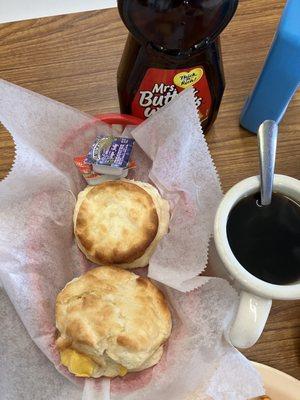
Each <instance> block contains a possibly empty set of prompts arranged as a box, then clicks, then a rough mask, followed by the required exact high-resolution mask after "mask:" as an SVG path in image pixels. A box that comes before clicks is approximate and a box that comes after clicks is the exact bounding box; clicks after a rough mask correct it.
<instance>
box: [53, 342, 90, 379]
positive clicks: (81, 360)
mask: <svg viewBox="0 0 300 400" xmlns="http://www.w3.org/2000/svg"><path fill="white" fill-rule="evenodd" d="M60 360H61V363H62V365H64V366H65V367H67V368H68V370H69V371H70V372H72V374H74V375H76V376H80V377H84V378H89V377H90V376H92V374H93V372H94V369H95V368H96V367H97V364H96V363H95V361H93V360H92V359H90V358H89V357H87V356H85V355H83V354H80V353H78V352H77V351H76V350H73V349H70V348H68V349H65V350H62V351H61V352H60Z"/></svg>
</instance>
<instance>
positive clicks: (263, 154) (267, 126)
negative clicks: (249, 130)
mask: <svg viewBox="0 0 300 400" xmlns="http://www.w3.org/2000/svg"><path fill="white" fill-rule="evenodd" d="M277 135H278V125H277V124H276V122H274V121H270V120H267V121H264V122H263V123H262V124H261V125H260V127H259V129H258V147H259V158H260V180H261V188H260V192H261V204H262V205H263V206H267V205H269V204H270V203H271V199H272V190H273V179H274V168H275V158H276V147H277Z"/></svg>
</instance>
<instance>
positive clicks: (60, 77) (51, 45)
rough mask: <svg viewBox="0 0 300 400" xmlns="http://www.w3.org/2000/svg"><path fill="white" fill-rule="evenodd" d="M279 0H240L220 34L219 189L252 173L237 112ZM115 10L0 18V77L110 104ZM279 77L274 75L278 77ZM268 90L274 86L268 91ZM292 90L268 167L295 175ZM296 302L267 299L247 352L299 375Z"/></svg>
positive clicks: (7, 154)
mask: <svg viewBox="0 0 300 400" xmlns="http://www.w3.org/2000/svg"><path fill="white" fill-rule="evenodd" d="M284 3H285V2H284V0H277V1H275V2H272V7H270V1H269V0H253V1H247V0H241V1H240V5H239V8H238V11H237V14H236V16H235V17H234V19H233V21H232V22H231V24H230V25H229V27H228V28H227V29H226V30H225V32H224V33H223V34H222V48H223V55H224V56H223V58H224V66H225V75H226V81H227V87H226V91H225V95H224V99H223V102H222V106H221V110H220V113H219V116H218V119H217V121H216V123H215V125H214V127H213V129H212V130H211V131H210V133H209V134H208V135H207V141H208V144H209V147H210V150H211V153H212V155H213V158H214V160H215V163H216V166H217V168H218V171H219V174H220V178H221V181H222V186H223V189H224V191H226V190H228V189H229V188H230V187H231V186H232V185H233V184H235V183H236V182H238V181H239V180H241V179H243V178H245V177H247V176H251V175H256V174H257V171H258V157H257V144H256V137H255V136H254V135H252V134H249V133H247V132H246V131H244V130H243V129H242V128H240V127H239V124H238V121H239V115H240V112H241V108H242V106H243V104H244V101H245V99H246V97H247V95H248V94H249V92H250V91H251V88H252V87H253V84H254V82H255V79H256V77H257V75H258V73H259V71H260V69H261V67H262V64H263V61H264V58H265V56H266V54H267V51H268V48H269V45H270V43H271V40H272V37H273V35H274V32H275V30H276V26H277V23H278V21H279V18H280V14H281V11H282V8H283V6H284ZM126 35H127V32H126V29H125V28H124V27H123V25H122V23H121V21H120V19H119V16H118V14H117V11H116V10H115V9H112V10H103V11H99V12H87V13H80V14H72V15H67V16H58V17H51V18H42V19H37V20H30V21H22V22H16V23H9V24H4V25H0V77H1V78H3V79H6V80H9V81H11V82H14V83H16V84H19V85H22V86H24V87H26V88H28V89H31V90H34V91H37V92H39V93H41V94H44V95H46V96H49V97H52V98H53V99H55V100H58V101H61V102H64V103H66V104H69V105H71V106H74V107H77V108H78V109H80V110H82V111H85V112H88V113H90V114H95V113H99V112H101V113H105V112H116V111H118V101H117V90H116V70H117V66H118V63H119V60H120V57H121V53H122V50H123V46H124V43H125V39H126ZM278 78H279V79H280V77H278ZM274 95H276V93H274ZM299 110H300V92H299V91H298V93H297V94H296V95H295V97H294V99H293V101H292V102H291V104H290V106H289V108H288V110H287V113H286V115H285V117H284V120H283V122H282V124H281V128H280V137H279V144H278V157H277V167H276V171H277V172H278V173H282V174H287V175H290V176H293V177H296V178H299V177H300V112H299ZM13 149H14V147H13V143H12V141H11V139H10V137H9V134H8V133H7V132H6V131H5V129H4V128H3V127H2V128H1V129H0V179H1V178H3V177H4V176H5V175H6V174H7V172H8V170H9V169H10V166H11V163H12V159H13V154H14V152H13ZM299 317H300V304H299V302H296V301H286V302H283V301H275V302H274V305H273V308H272V311H271V315H270V318H269V320H268V323H267V326H266V329H265V331H264V333H263V335H262V337H261V339H260V340H259V342H258V343H257V344H256V345H255V346H254V347H252V348H251V349H249V350H247V351H245V352H244V353H245V355H246V356H247V357H249V358H250V359H253V360H255V361H258V362H262V363H266V364H268V365H271V366H273V367H275V368H278V369H280V370H282V371H285V372H287V373H289V374H291V375H293V376H295V377H297V378H300V321H299V319H300V318H299Z"/></svg>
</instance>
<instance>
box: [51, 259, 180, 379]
mask: <svg viewBox="0 0 300 400" xmlns="http://www.w3.org/2000/svg"><path fill="white" fill-rule="evenodd" d="M56 327H57V329H58V331H59V338H58V339H57V341H56V344H57V347H58V349H59V351H60V353H61V358H62V359H63V354H66V350H70V349H73V350H75V351H76V352H78V353H77V354H79V355H80V354H81V355H82V356H83V357H84V362H85V363H86V362H87V361H88V360H89V359H90V360H91V365H92V367H91V368H90V369H88V372H86V373H85V374H81V375H80V374H78V376H92V377H100V376H107V377H115V376H118V375H120V376H123V375H124V374H125V373H127V372H133V371H140V370H143V369H146V368H149V367H151V366H153V365H155V364H157V363H158V361H159V360H160V358H161V356H162V353H163V344H164V343H165V342H166V340H167V339H168V337H169V336H170V333H171V328H172V321H171V314H170V310H169V307H168V304H167V302H166V300H165V298H164V296H163V294H162V293H161V292H160V290H159V289H158V288H157V287H156V286H155V285H154V284H153V283H152V282H151V281H150V280H149V279H148V278H142V277H140V276H138V275H136V274H134V273H132V272H130V271H126V270H124V269H120V268H117V267H106V266H105V267H98V268H95V269H92V270H90V271H89V272H87V273H86V274H84V275H82V276H81V277H80V278H76V279H73V281H71V282H69V283H68V284H67V285H66V287H65V288H64V289H63V290H62V291H61V292H60V293H59V294H58V296H57V300H56ZM87 357H88V358H87ZM65 365H66V364H65ZM69 369H70V368H69ZM70 370H71V372H75V373H76V370H75V371H74V368H73V370H72V369H70Z"/></svg>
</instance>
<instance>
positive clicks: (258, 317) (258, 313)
mask: <svg viewBox="0 0 300 400" xmlns="http://www.w3.org/2000/svg"><path fill="white" fill-rule="evenodd" d="M271 306H272V300H269V299H264V298H262V297H259V296H256V295H255V294H251V293H248V292H245V291H241V293H240V304H239V307H238V311H237V315H236V317H235V320H234V322H233V325H232V327H231V330H230V332H229V340H230V342H231V344H232V345H233V346H234V347H238V348H241V349H247V348H248V347H251V346H253V345H254V344H255V343H256V342H257V340H258V339H259V337H260V335H261V333H262V331H263V329H264V327H265V324H266V321H267V319H268V316H269V313H270V309H271Z"/></svg>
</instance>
